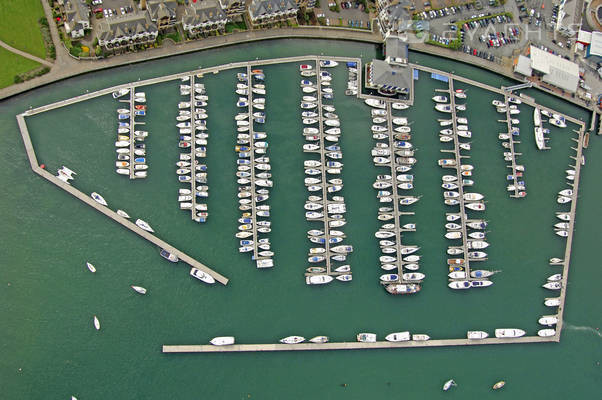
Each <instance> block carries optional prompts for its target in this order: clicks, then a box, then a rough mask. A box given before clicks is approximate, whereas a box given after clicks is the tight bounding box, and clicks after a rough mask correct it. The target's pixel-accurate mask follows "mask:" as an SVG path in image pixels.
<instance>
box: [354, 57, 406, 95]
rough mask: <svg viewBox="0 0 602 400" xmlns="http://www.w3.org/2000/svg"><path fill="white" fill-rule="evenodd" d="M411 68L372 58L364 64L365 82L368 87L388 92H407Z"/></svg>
mask: <svg viewBox="0 0 602 400" xmlns="http://www.w3.org/2000/svg"><path fill="white" fill-rule="evenodd" d="M411 72H412V70H411V69H410V68H407V67H400V66H397V65H392V64H389V63H388V62H386V61H382V60H372V62H370V63H368V64H366V82H365V86H366V87H367V88H368V89H375V90H378V91H379V92H386V93H388V94H391V93H395V94H408V93H409V91H410V85H411V79H412V73H411Z"/></svg>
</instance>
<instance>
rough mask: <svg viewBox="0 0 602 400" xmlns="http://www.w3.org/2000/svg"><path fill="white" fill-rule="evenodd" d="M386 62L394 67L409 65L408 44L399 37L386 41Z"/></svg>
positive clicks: (390, 37) (392, 37) (388, 38)
mask: <svg viewBox="0 0 602 400" xmlns="http://www.w3.org/2000/svg"><path fill="white" fill-rule="evenodd" d="M385 61H386V62H387V63H389V64H392V65H399V66H405V65H408V43H407V42H406V41H404V40H403V39H402V38H400V37H399V36H392V35H389V36H387V38H386V39H385Z"/></svg>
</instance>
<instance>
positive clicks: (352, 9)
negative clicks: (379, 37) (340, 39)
mask: <svg viewBox="0 0 602 400" xmlns="http://www.w3.org/2000/svg"><path fill="white" fill-rule="evenodd" d="M335 2H337V3H338V4H339V8H340V10H341V11H339V12H336V11H331V10H330V8H329V6H330V5H333V7H334V4H337V3H335ZM320 5H322V8H321V9H316V10H315V13H316V16H317V17H320V16H323V17H324V18H325V19H326V25H328V26H344V27H353V28H370V16H369V14H368V13H366V12H365V11H364V9H363V7H364V6H363V5H362V4H361V3H358V2H350V1H339V0H328V1H327V0H322V1H321V2H320Z"/></svg>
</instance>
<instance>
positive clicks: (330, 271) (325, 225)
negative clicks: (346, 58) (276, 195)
mask: <svg viewBox="0 0 602 400" xmlns="http://www.w3.org/2000/svg"><path fill="white" fill-rule="evenodd" d="M324 59H326V58H324ZM328 59H329V60H331V59H332V58H328ZM320 60H321V58H319V57H316V58H315V59H313V61H314V63H315V70H316V77H315V78H316V88H317V91H316V92H314V93H315V97H316V98H317V104H318V106H317V108H315V112H317V114H318V117H317V119H318V131H319V132H318V136H319V137H320V139H319V140H318V146H320V148H319V149H318V150H315V151H307V150H304V152H305V153H314V154H318V155H319V156H320V158H319V161H320V172H321V173H320V175H319V176H320V181H321V182H320V186H321V187H322V190H321V191H320V197H322V200H321V203H322V209H321V211H322V213H323V217H322V218H321V219H320V221H321V222H322V230H323V232H324V235H323V237H324V239H325V243H324V248H325V249H326V252H325V253H324V257H325V260H324V267H325V268H326V272H320V273H315V272H305V276H306V277H307V276H312V275H328V276H332V277H334V278H336V277H337V276H339V275H346V274H351V272H336V271H334V269H335V267H334V266H333V260H332V257H333V256H335V255H336V253H333V252H332V251H331V248H332V247H333V246H332V243H330V241H331V239H332V236H331V235H330V221H331V218H330V213H329V212H328V204H330V203H333V202H332V201H331V200H329V199H328V193H329V192H328V186H329V183H328V179H329V175H328V172H327V169H328V168H327V167H326V162H327V161H328V158H327V157H326V153H327V152H329V151H328V150H326V146H327V144H326V143H325V141H326V139H325V138H324V136H326V133H325V130H326V129H327V127H326V125H325V124H324V120H325V119H326V118H325V117H324V109H323V107H324V105H325V104H324V101H323V100H324V99H323V97H322V95H323V94H324V93H323V91H322V89H323V88H322V85H321V84H320V72H321V66H320ZM327 69H328V68H327ZM303 79H308V78H305V77H304V78H303ZM301 111H305V110H301ZM342 133H343V130H342V128H341V135H342ZM336 144H337V145H339V146H340V142H336ZM341 153H342V149H341ZM341 160H342V159H339V160H338V161H341ZM341 162H342V161H341ZM306 176H307V175H306ZM340 176H341V175H337V177H340ZM311 193H312V192H309V194H311ZM336 193H337V192H335V195H336ZM318 212H319V210H318ZM310 221H311V222H316V221H318V220H314V219H311V220H310ZM340 244H342V242H341V243H337V245H340Z"/></svg>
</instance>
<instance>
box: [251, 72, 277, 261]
mask: <svg viewBox="0 0 602 400" xmlns="http://www.w3.org/2000/svg"><path fill="white" fill-rule="evenodd" d="M245 73H246V74H247V86H248V91H249V94H248V95H247V101H248V103H249V106H248V109H247V112H248V114H249V131H248V133H249V136H250V138H249V159H250V161H251V170H250V172H251V177H250V179H249V180H250V183H249V185H250V186H251V190H250V191H251V220H252V222H251V223H252V225H253V227H252V232H253V236H251V240H253V260H255V262H256V265H257V268H269V267H263V266H261V261H260V260H266V259H271V257H263V256H260V255H259V251H260V250H259V232H258V231H257V205H258V204H257V201H256V198H257V192H256V190H257V186H256V185H255V181H256V179H257V178H256V177H255V174H256V173H257V171H256V170H255V158H256V157H255V139H254V138H253V135H254V134H255V128H254V127H255V122H254V121H255V118H254V117H253V98H254V93H253V90H252V89H253V76H252V67H251V64H249V65H247V67H246V70H245ZM261 97H263V96H261ZM264 112H265V111H264ZM266 117H267V116H266ZM261 156H265V157H267V153H266V154H262V155H261Z"/></svg>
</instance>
